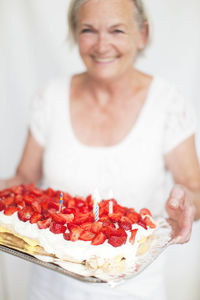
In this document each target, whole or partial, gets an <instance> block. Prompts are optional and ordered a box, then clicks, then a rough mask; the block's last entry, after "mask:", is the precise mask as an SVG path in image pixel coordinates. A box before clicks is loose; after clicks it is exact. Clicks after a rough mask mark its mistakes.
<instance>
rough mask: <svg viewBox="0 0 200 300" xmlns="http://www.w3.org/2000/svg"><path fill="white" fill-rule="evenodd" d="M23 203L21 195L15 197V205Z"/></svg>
mask: <svg viewBox="0 0 200 300" xmlns="http://www.w3.org/2000/svg"><path fill="white" fill-rule="evenodd" d="M22 201H23V195H16V196H15V203H19V202H22Z"/></svg>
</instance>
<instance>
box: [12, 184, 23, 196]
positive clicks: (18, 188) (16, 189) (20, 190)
mask: <svg viewBox="0 0 200 300" xmlns="http://www.w3.org/2000/svg"><path fill="white" fill-rule="evenodd" d="M11 189H12V191H13V193H14V194H15V195H21V194H22V193H23V187H22V186H21V185H18V186H13V187H12V188H11Z"/></svg>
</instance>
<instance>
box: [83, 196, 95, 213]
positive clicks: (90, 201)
mask: <svg viewBox="0 0 200 300" xmlns="http://www.w3.org/2000/svg"><path fill="white" fill-rule="evenodd" d="M85 203H86V205H87V206H88V208H89V209H91V210H92V209H93V203H94V202H93V200H92V195H89V196H87V198H86V200H85Z"/></svg>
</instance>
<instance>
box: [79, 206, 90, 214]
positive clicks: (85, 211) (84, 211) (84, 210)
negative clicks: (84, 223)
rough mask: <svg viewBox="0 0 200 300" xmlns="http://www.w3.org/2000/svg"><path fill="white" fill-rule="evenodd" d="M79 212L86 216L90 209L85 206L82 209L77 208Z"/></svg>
mask: <svg viewBox="0 0 200 300" xmlns="http://www.w3.org/2000/svg"><path fill="white" fill-rule="evenodd" d="M79 212H80V213H82V214H87V213H89V212H90V209H89V208H88V207H87V206H83V207H81V208H79Z"/></svg>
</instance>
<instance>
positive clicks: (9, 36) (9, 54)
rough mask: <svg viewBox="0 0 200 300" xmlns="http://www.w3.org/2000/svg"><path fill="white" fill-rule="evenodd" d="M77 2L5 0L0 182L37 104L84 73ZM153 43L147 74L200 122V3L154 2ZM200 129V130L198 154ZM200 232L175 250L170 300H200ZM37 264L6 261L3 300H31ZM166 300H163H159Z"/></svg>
mask: <svg viewBox="0 0 200 300" xmlns="http://www.w3.org/2000/svg"><path fill="white" fill-rule="evenodd" d="M68 1H69V0H59V1H58V0H0V177H1V178H4V177H9V176H11V175H13V174H14V172H15V168H16V166H17V163H18V161H19V158H20V156H21V153H22V149H23V146H24V141H25V139H26V135H27V124H28V119H29V106H30V102H31V100H32V98H33V96H34V94H35V93H36V91H37V90H38V88H40V87H41V86H42V85H43V84H45V83H46V82H47V81H48V80H49V79H51V78H53V77H55V76H63V75H66V74H69V73H75V72H77V71H81V70H82V69H83V66H82V63H81V61H80V59H79V57H78V54H77V50H76V49H73V50H70V49H69V47H68V45H67V43H66V36H67V23H66V13H67V7H68ZM145 2H146V5H147V8H148V13H149V16H150V20H151V22H152V42H151V45H150V47H149V48H148V49H147V51H146V53H145V55H144V56H143V57H142V58H141V59H140V61H138V66H139V68H140V69H142V70H144V71H147V72H148V73H151V74H155V75H161V76H162V77H164V78H166V79H169V80H170V81H172V82H173V83H175V84H176V85H177V86H178V87H179V89H180V90H181V91H182V93H183V94H184V95H185V96H186V97H188V98H189V99H190V100H191V101H192V102H193V103H194V105H195V107H196V111H197V116H198V117H200V104H199V101H198V100H199V94H200V80H199V78H200V35H199V28H200V18H199V17H200V1H199V0H190V1H188V0H176V1H174V0H165V1H161V0H146V1H145ZM199 132H200V123H198V136H197V148H198V152H200V147H199ZM199 230H200V225H199V223H196V224H195V226H194V231H193V236H192V239H191V242H190V243H188V244H187V245H183V246H173V247H171V248H169V249H168V251H167V252H168V267H167V268H166V287H167V293H168V299H170V300H175V299H176V300H179V299H181V300H188V299H191V300H199V298H200V279H199V278H200V271H199V269H200V263H199V259H200V238H199V234H198V233H199ZM29 273H30V265H29V263H26V262H23V261H21V260H19V259H16V258H14V257H11V256H9V255H5V254H1V255H0V299H1V300H14V299H21V300H25V299H26V293H27V287H28V279H29ZM155 300H159V299H155Z"/></svg>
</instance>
